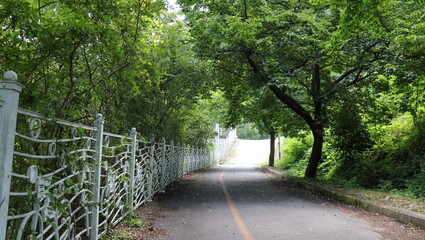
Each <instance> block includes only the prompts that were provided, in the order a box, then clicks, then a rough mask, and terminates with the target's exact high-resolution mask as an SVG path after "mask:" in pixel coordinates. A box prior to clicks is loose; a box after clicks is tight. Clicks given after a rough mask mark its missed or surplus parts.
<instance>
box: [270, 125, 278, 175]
mask: <svg viewBox="0 0 425 240" xmlns="http://www.w3.org/2000/svg"><path fill="white" fill-rule="evenodd" d="M275 135H276V132H275V131H274V130H272V132H271V133H270V155H269V166H270V167H273V166H274V153H275Z"/></svg>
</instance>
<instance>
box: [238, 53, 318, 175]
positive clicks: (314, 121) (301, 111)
mask: <svg viewBox="0 0 425 240" xmlns="http://www.w3.org/2000/svg"><path fill="white" fill-rule="evenodd" d="M251 54H252V53H251V52H250V51H246V52H245V55H246V58H247V61H248V64H249V65H250V66H251V68H252V71H253V72H254V73H257V74H259V76H260V77H261V79H262V80H263V82H264V83H266V84H268V87H269V89H270V90H271V91H272V92H273V93H274V94H275V95H276V97H277V98H278V99H279V100H280V101H282V102H283V103H284V104H286V105H287V106H288V107H289V108H290V109H291V110H292V111H294V112H295V113H296V114H298V115H299V116H300V117H302V118H303V119H304V121H305V122H306V123H307V125H308V126H309V127H310V129H311V131H312V132H313V136H314V141H313V148H312V151H311V155H310V159H309V163H308V165H307V168H306V171H305V177H306V178H315V177H316V176H317V168H318V166H319V163H320V160H321V157H322V149H323V134H324V133H323V129H324V122H323V119H322V113H323V111H324V109H323V106H322V101H323V100H322V99H321V98H322V97H321V93H320V92H321V91H320V90H321V79H320V66H319V65H318V64H315V65H314V68H313V77H312V79H311V92H310V93H311V96H312V98H313V104H314V113H313V115H312V114H310V112H309V111H307V109H305V108H304V107H303V106H302V105H301V103H300V102H299V101H297V100H296V99H295V98H293V97H292V96H291V95H289V94H288V93H287V92H286V89H285V88H283V87H279V86H278V85H274V84H269V83H270V81H269V80H270V79H269V77H268V76H267V74H265V73H264V70H263V69H262V68H261V66H260V65H258V64H257V63H256V62H255V61H254V59H253V58H252V56H251Z"/></svg>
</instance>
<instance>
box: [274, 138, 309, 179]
mask: <svg viewBox="0 0 425 240" xmlns="http://www.w3.org/2000/svg"><path fill="white" fill-rule="evenodd" d="M312 142H313V136H312V135H307V136H306V137H300V138H285V139H284V140H283V145H282V159H281V160H280V161H279V162H277V164H276V166H277V167H279V168H281V169H283V170H287V171H288V172H289V173H291V174H293V175H297V176H302V175H303V174H304V171H305V168H306V167H307V164H308V159H309V157H310V153H311V146H312Z"/></svg>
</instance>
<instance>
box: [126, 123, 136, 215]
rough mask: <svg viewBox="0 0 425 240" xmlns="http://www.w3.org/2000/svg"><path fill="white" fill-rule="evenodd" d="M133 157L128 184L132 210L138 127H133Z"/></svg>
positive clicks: (129, 201)
mask: <svg viewBox="0 0 425 240" xmlns="http://www.w3.org/2000/svg"><path fill="white" fill-rule="evenodd" d="M130 137H131V158H130V184H129V186H128V188H129V189H128V195H129V196H128V202H127V205H128V207H129V208H130V209H129V210H130V211H132V210H133V207H134V172H135V168H136V149H137V131H136V128H132V129H131V133H130Z"/></svg>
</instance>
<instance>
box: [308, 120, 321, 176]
mask: <svg viewBox="0 0 425 240" xmlns="http://www.w3.org/2000/svg"><path fill="white" fill-rule="evenodd" d="M312 131H313V148H312V150H311V155H310V159H309V160H308V165H307V168H306V170H305V177H306V178H316V176H317V167H318V166H319V163H320V160H321V158H322V150H323V125H321V124H320V125H319V126H317V127H316V129H314V130H313V129H312Z"/></svg>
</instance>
